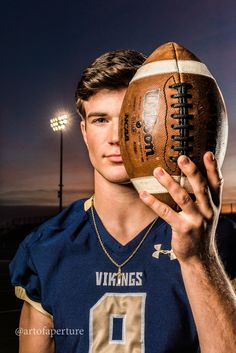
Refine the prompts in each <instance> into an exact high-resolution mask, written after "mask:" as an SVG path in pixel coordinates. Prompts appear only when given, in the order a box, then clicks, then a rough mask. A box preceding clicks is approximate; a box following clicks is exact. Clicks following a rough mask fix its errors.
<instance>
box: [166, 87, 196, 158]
mask: <svg viewBox="0 0 236 353" xmlns="http://www.w3.org/2000/svg"><path fill="white" fill-rule="evenodd" d="M170 88H173V89H176V90H177V93H175V94H172V95H171V98H174V99H176V98H177V99H178V102H177V103H173V104H171V107H172V108H178V109H179V112H178V113H176V114H171V118H172V119H179V123H178V124H172V125H171V128H172V129H174V130H179V135H172V136H171V139H172V141H179V142H180V144H179V145H173V146H171V148H172V149H173V150H174V151H178V152H179V155H182V154H183V155H188V156H189V157H191V156H190V155H189V152H191V151H192V150H193V147H192V146H190V145H189V142H192V141H193V136H189V130H192V129H193V125H190V124H189V120H190V119H193V117H194V116H193V114H189V112H188V110H189V109H190V108H192V106H193V105H192V104H191V103H189V101H188V100H189V99H191V98H192V95H191V94H190V93H188V90H189V89H191V88H192V85H191V84H190V83H186V82H183V83H176V84H173V85H171V86H170ZM177 159H178V157H174V156H170V160H171V161H172V162H175V163H176V162H177Z"/></svg>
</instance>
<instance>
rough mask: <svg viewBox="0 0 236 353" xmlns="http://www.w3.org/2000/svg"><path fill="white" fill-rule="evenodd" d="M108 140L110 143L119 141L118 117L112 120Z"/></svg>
mask: <svg viewBox="0 0 236 353" xmlns="http://www.w3.org/2000/svg"><path fill="white" fill-rule="evenodd" d="M109 134H110V135H109V142H110V143H111V144H118V143H119V118H117V119H114V121H112V123H111V126H110V131H109Z"/></svg>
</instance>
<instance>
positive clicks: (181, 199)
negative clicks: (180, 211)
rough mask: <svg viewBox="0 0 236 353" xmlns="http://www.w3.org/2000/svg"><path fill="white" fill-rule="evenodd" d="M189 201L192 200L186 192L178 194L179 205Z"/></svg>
mask: <svg viewBox="0 0 236 353" xmlns="http://www.w3.org/2000/svg"><path fill="white" fill-rule="evenodd" d="M190 202H192V199H191V197H190V195H189V194H188V193H186V194H182V195H180V196H179V202H178V203H179V205H180V206H185V205H187V204H189V203H190Z"/></svg>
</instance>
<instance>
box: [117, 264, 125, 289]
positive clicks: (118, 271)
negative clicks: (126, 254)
mask: <svg viewBox="0 0 236 353" xmlns="http://www.w3.org/2000/svg"><path fill="white" fill-rule="evenodd" d="M123 275H124V274H123V273H122V270H121V267H120V266H119V267H118V270H117V274H116V277H117V284H118V286H119V285H121V280H122V277H123Z"/></svg>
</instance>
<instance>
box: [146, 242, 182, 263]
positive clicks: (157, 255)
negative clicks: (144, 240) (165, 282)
mask: <svg viewBox="0 0 236 353" xmlns="http://www.w3.org/2000/svg"><path fill="white" fill-rule="evenodd" d="M154 248H155V250H156V251H154V253H153V254H152V256H153V257H155V258H156V259H159V258H160V254H164V255H168V256H169V257H170V260H176V259H177V257H176V256H175V254H174V251H173V250H172V249H171V250H161V244H156V245H154Z"/></svg>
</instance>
